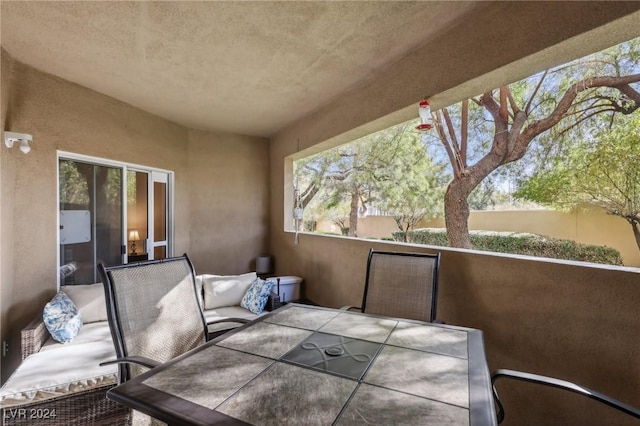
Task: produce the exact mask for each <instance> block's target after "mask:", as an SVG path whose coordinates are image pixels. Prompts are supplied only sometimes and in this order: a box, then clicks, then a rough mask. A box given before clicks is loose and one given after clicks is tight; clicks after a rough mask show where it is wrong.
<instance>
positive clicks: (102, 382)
mask: <svg viewBox="0 0 640 426" xmlns="http://www.w3.org/2000/svg"><path fill="white" fill-rule="evenodd" d="M251 277H255V273H252V274H244V275H240V276H232V277H228V276H226V277H222V276H216V275H200V276H197V277H196V283H197V285H198V287H199V288H200V289H201V291H200V293H199V294H200V295H201V296H202V299H201V303H202V306H203V307H204V310H203V313H204V316H205V319H206V320H207V322H210V321H214V320H219V319H223V318H226V317H236V318H237V317H242V318H247V319H252V318H255V317H256V316H257V315H255V314H253V313H251V312H249V311H247V310H245V309H244V308H241V307H240V306H239V298H240V299H241V297H242V295H243V294H244V291H246V288H247V287H248V286H247V282H248V281H249V280H250V279H251ZM62 291H65V293H66V294H67V295H68V296H69V298H71V300H72V301H73V302H74V304H75V305H76V306H77V308H78V310H79V312H80V315H81V316H82V317H83V320H84V322H85V323H84V325H83V326H82V328H81V330H80V332H79V334H78V335H77V336H76V337H75V338H74V340H73V341H72V342H71V343H65V344H62V343H57V342H55V341H54V340H53V339H52V338H51V336H50V334H49V332H48V330H47V328H46V327H45V324H44V322H43V319H42V316H41V315H39V316H38V317H37V318H35V319H34V320H33V321H31V322H30V323H29V324H28V325H27V326H26V327H25V328H24V329H23V330H22V360H23V361H22V363H21V365H20V366H19V367H18V369H17V370H16V371H15V372H14V373H13V374H12V375H11V377H10V378H9V379H8V380H7V382H6V383H5V384H4V386H3V387H2V388H0V407H2V416H3V421H4V423H3V424H5V425H29V424H34V423H35V422H39V421H41V422H43V424H51V425H79V426H80V425H91V424H99V425H118V426H121V425H127V424H131V413H130V410H128V409H127V408H126V407H124V406H123V405H120V404H117V403H115V402H113V401H110V400H108V399H107V398H106V397H105V395H106V392H107V390H109V389H110V388H111V387H113V386H114V385H115V384H116V382H117V366H116V365H108V366H104V367H100V366H99V365H98V364H99V363H100V362H102V361H106V360H110V359H113V358H115V350H114V345H113V341H112V339H111V334H110V330H109V325H108V322H107V320H106V308H105V302H104V291H103V288H102V284H100V283H98V284H92V285H86V286H67V287H63V288H62ZM236 302H237V303H238V304H237V305H236V304H235V303H236ZM278 306H279V301H278V299H277V296H276V295H275V294H272V295H271V297H270V298H269V300H268V302H267V306H266V310H271V309H274V308H276V307H278ZM238 325H239V324H237V323H235V324H234V323H218V324H214V325H210V326H209V334H211V335H215V334H220V333H223V332H225V331H227V330H228V329H229V328H230V327H234V326H238Z"/></svg>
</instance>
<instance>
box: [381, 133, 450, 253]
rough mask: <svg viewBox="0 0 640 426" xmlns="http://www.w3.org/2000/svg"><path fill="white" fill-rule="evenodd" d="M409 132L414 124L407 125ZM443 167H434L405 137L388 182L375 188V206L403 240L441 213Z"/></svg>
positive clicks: (413, 137) (418, 145) (413, 140)
mask: <svg viewBox="0 0 640 426" xmlns="http://www.w3.org/2000/svg"><path fill="white" fill-rule="evenodd" d="M408 125H409V128H413V127H414V126H415V123H413V122H411V123H408ZM444 168H445V166H444V164H436V163H435V162H434V161H433V160H432V159H431V158H430V157H429V156H428V155H427V152H426V150H425V149H424V146H423V145H422V143H421V142H420V140H419V137H418V134H417V133H415V132H411V133H409V137H408V138H407V139H406V141H405V146H404V149H403V154H402V155H397V156H396V157H395V158H394V160H393V162H392V163H391V164H389V167H388V173H389V176H390V178H389V179H387V180H385V181H384V182H381V185H380V187H379V192H380V199H381V201H380V202H379V203H378V205H379V206H380V207H381V208H382V209H383V210H385V211H387V212H388V213H389V214H391V215H392V216H393V219H394V221H395V222H396V225H397V226H398V229H399V230H400V231H402V235H403V236H404V241H406V236H407V234H408V233H409V231H411V230H412V229H414V228H415V226H416V225H417V224H418V223H419V222H420V221H421V220H422V219H424V218H425V217H428V218H433V217H436V216H437V215H439V214H441V213H442V206H443V204H442V197H443V195H444V187H445V183H446V179H448V176H447V175H445V172H444Z"/></svg>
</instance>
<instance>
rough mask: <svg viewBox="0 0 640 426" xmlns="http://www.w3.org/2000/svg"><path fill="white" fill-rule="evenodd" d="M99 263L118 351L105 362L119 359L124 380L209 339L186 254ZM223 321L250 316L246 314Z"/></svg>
mask: <svg viewBox="0 0 640 426" xmlns="http://www.w3.org/2000/svg"><path fill="white" fill-rule="evenodd" d="M98 268H99V271H100V275H101V276H102V282H103V284H104V288H105V295H106V301H107V317H108V320H109V328H110V329H111V336H112V338H113V342H114V345H115V349H116V356H117V359H115V360H113V361H108V362H105V363H104V364H113V363H118V381H119V383H122V382H124V381H126V380H128V379H130V378H131V377H135V376H137V375H139V374H141V373H142V372H143V371H144V370H145V369H146V368H153V367H156V366H158V365H160V364H161V363H163V362H166V361H169V360H171V359H173V358H175V357H176V356H178V355H181V354H183V353H185V352H187V351H188V350H190V349H193V348H195V347H197V346H199V345H201V344H202V343H204V342H205V340H207V324H206V323H205V319H204V316H203V313H202V306H201V300H200V297H199V295H198V293H197V286H196V281H195V275H194V271H193V265H192V264H191V261H190V260H189V258H188V257H187V255H186V254H185V255H183V256H180V257H174V258H169V259H161V260H151V261H147V262H140V263H132V264H127V265H119V266H112V267H105V266H104V265H103V264H100V265H99V266H98ZM223 321H226V322H241V323H247V322H249V320H246V319H243V318H227V319H225V320H223Z"/></svg>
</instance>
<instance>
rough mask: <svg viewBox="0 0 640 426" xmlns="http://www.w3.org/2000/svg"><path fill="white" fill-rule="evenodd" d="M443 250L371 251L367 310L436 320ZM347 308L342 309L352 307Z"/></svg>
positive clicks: (363, 304)
mask: <svg viewBox="0 0 640 426" xmlns="http://www.w3.org/2000/svg"><path fill="white" fill-rule="evenodd" d="M439 268H440V253H436V254H426V253H404V252H385V251H375V250H373V249H371V250H370V251H369V258H368V260H367V276H366V281H365V286H364V295H363V298H362V307H360V308H356V309H360V310H361V311H362V312H364V313H370V314H375V315H383V316H389V317H395V318H407V319H414V320H419V321H426V322H439V321H436V307H437V301H438V270H439ZM352 308H353V307H348V306H347V307H344V308H343V309H352Z"/></svg>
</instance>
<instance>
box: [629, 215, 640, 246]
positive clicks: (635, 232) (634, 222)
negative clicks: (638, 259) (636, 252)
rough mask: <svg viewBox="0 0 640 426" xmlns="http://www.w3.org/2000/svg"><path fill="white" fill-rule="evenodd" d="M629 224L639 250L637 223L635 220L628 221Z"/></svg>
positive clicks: (639, 235)
mask: <svg viewBox="0 0 640 426" xmlns="http://www.w3.org/2000/svg"><path fill="white" fill-rule="evenodd" d="M629 223H630V224H631V228H633V236H634V237H635V239H636V245H637V246H638V249H640V230H639V229H638V222H636V221H635V220H629Z"/></svg>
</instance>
